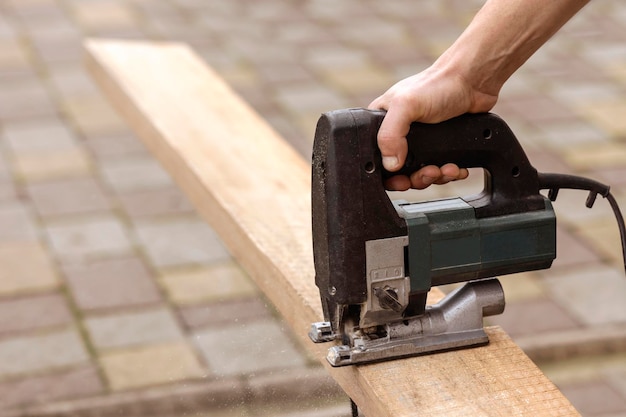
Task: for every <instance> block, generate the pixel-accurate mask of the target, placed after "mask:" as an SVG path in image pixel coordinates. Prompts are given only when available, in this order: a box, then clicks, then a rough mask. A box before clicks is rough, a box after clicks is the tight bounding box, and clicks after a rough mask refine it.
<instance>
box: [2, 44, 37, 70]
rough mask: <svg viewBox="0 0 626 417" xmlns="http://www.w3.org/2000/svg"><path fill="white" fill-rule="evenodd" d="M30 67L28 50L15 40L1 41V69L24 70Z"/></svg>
mask: <svg viewBox="0 0 626 417" xmlns="http://www.w3.org/2000/svg"><path fill="white" fill-rule="evenodd" d="M29 66H30V57H29V56H28V53H27V50H26V49H25V48H22V47H21V45H20V44H19V43H18V42H17V40H15V39H0V68H2V69H24V68H28V67H29Z"/></svg>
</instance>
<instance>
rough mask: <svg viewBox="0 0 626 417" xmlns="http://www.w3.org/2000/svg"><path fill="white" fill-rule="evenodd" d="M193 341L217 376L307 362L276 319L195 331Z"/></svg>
mask: <svg viewBox="0 0 626 417" xmlns="http://www.w3.org/2000/svg"><path fill="white" fill-rule="evenodd" d="M193 340H194V342H195V343H196V345H197V346H198V348H199V349H200V351H201V352H202V354H203V356H204V359H205V360H206V361H207V363H208V364H209V368H210V369H211V371H213V372H214V373H215V374H218V375H238V374H249V373H256V372H262V371H270V370H274V371H276V370H279V369H286V368H292V367H298V366H303V365H304V364H305V361H304V359H303V357H302V356H301V355H300V354H299V353H298V350H297V349H296V348H295V347H294V346H293V343H292V341H291V340H290V339H289V337H287V335H286V333H285V332H284V331H283V330H282V328H281V326H280V325H279V324H278V323H276V322H274V321H259V322H256V323H255V324H254V326H252V325H246V324H242V325H237V326H232V327H228V328H219V329H206V330H203V331H198V332H195V335H194V337H193ZM259 358H263V360H259Z"/></svg>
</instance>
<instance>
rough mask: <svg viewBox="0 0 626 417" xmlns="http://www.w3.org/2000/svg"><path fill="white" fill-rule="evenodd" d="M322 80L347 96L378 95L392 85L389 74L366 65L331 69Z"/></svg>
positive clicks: (392, 79)
mask: <svg viewBox="0 0 626 417" xmlns="http://www.w3.org/2000/svg"><path fill="white" fill-rule="evenodd" d="M323 78H324V79H325V80H326V82H327V83H328V84H329V85H331V86H332V87H333V88H334V89H336V90H337V91H340V92H343V93H347V94H366V93H367V92H371V93H372V94H376V95H377V94H379V93H380V92H381V91H385V90H386V89H387V88H389V87H390V86H391V85H392V84H393V83H394V78H393V76H392V74H391V73H389V72H387V71H384V70H382V69H380V68H377V67H374V66H372V65H368V66H365V67H358V68H347V69H333V70H331V71H327V72H326V73H325V74H323Z"/></svg>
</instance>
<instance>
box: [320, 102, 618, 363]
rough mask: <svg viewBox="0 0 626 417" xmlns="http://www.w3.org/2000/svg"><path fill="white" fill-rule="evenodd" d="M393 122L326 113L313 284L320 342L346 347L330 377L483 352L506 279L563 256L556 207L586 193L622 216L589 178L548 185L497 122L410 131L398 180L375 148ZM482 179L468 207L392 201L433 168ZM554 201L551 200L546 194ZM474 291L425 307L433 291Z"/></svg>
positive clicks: (361, 112) (477, 117)
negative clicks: (394, 362) (389, 183)
mask: <svg viewBox="0 0 626 417" xmlns="http://www.w3.org/2000/svg"><path fill="white" fill-rule="evenodd" d="M384 117H385V112H384V111H372V110H366V109H344V110H337V111H332V112H328V113H324V114H323V115H322V117H321V118H320V120H319V122H318V124H317V128H316V132H315V139H314V145H313V159H312V161H313V164H312V221H313V254H314V262H315V281H316V285H317V286H318V288H319V291H320V297H321V301H322V307H323V312H324V319H325V321H324V322H319V323H313V324H312V327H311V331H310V333H309V336H310V337H311V339H312V340H313V341H314V342H328V341H334V340H339V341H340V344H337V345H335V346H333V347H331V348H330V349H329V351H328V355H327V359H328V361H329V362H330V364H331V365H333V366H343V365H350V364H358V363H366V362H374V361H381V360H388V359H393V358H400V357H407V356H414V355H419V354H425V353H430V352H437V351H443V350H450V349H458V348H464V347H471V346H480V345H485V344H487V343H488V342H489V340H488V337H487V334H486V333H485V331H484V330H483V317H486V316H490V315H496V314H500V313H502V312H503V311H504V307H505V299H504V292H503V289H502V286H501V285H500V283H499V281H498V279H497V278H495V277H496V276H498V275H504V274H512V273H517V272H523V271H531V270H539V269H546V268H549V267H550V266H551V265H552V261H553V260H554V259H555V257H556V216H555V213H554V210H553V208H552V204H551V201H554V200H555V199H556V197H557V193H558V190H559V189H561V188H575V189H582V190H588V191H589V192H590V193H589V197H588V199H587V206H588V207H591V206H592V205H593V203H594V200H595V197H596V196H597V194H600V195H602V196H603V197H605V198H607V199H608V200H609V202H610V204H611V206H612V208H613V209H614V211H615V214H616V217H617V219H618V225H619V226H620V233H621V236H622V247H624V225H623V219H622V216H621V213H620V212H619V208H618V207H617V204H616V202H615V199H614V198H613V196H612V195H611V194H610V192H609V187H608V186H605V185H603V184H601V183H598V182H596V181H593V180H589V179H586V178H581V177H576V176H571V175H562V174H542V173H538V172H537V170H536V169H535V168H534V167H533V166H532V165H531V163H530V161H529V160H528V158H527V156H526V154H525V153H524V150H523V149H522V147H521V146H520V144H519V142H518V141H517V139H516V138H515V135H514V134H513V132H512V131H511V130H510V129H509V127H508V126H507V125H506V123H505V122H504V121H503V120H502V119H501V118H499V117H498V116H496V115H494V114H491V113H483V114H466V115H462V116H459V117H456V118H454V119H451V120H448V121H445V122H442V123H438V124H423V123H413V124H412V125H411V129H410V132H409V134H408V135H407V142H408V155H407V158H406V163H405V165H404V167H403V168H402V169H401V170H400V171H399V172H397V173H393V174H392V173H389V172H387V171H385V170H384V168H383V166H382V160H381V155H380V151H379V149H378V147H377V142H376V137H377V133H378V129H379V127H380V124H381V123H382V120H383V118H384ZM449 162H452V163H456V164H457V165H458V166H459V167H464V168H483V172H484V189H483V191H482V192H481V193H479V194H477V195H475V196H470V197H463V198H448V199H441V200H436V201H426V202H408V201H402V200H401V201H394V202H392V201H390V199H389V197H388V195H387V193H386V191H385V188H384V180H385V179H386V178H388V177H390V176H391V175H397V174H398V173H399V174H404V175H410V174H411V173H413V172H415V171H417V170H418V169H420V168H421V167H423V166H426V165H437V166H442V165H443V164H446V163H449ZM541 190H549V193H548V197H545V196H544V195H543V194H541V193H540V191H541ZM460 282H466V283H465V284H464V285H463V286H462V287H460V288H458V289H456V290H454V291H453V292H451V293H450V294H448V295H447V296H446V297H445V298H444V299H443V300H442V301H440V302H439V303H437V304H435V305H432V306H427V304H426V298H427V294H428V292H429V291H430V290H431V288H432V287H434V286H439V285H445V284H453V283H460Z"/></svg>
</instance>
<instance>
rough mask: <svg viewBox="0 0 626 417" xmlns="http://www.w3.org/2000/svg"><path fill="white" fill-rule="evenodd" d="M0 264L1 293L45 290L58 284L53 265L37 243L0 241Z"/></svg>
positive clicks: (12, 293)
mask: <svg viewBox="0 0 626 417" xmlns="http://www.w3.org/2000/svg"><path fill="white" fill-rule="evenodd" d="M25 260H28V262H26V261H25ZM0 265H2V268H0V294H2V295H14V294H23V293H28V292H33V291H46V290H50V289H54V288H57V287H58V286H59V280H58V278H57V276H56V274H55V273H54V264H53V262H52V260H51V259H50V257H49V255H48V252H47V251H46V250H45V249H44V248H43V247H42V246H41V244H39V243H38V242H11V243H0Z"/></svg>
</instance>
